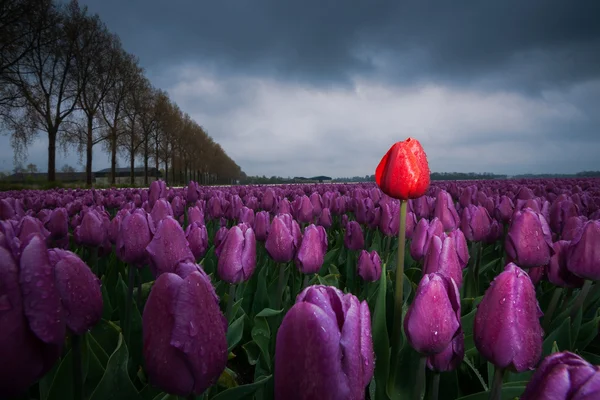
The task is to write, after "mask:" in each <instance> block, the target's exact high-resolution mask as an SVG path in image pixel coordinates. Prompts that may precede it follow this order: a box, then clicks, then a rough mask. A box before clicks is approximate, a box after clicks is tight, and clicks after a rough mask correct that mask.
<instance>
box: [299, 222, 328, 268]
mask: <svg viewBox="0 0 600 400" xmlns="http://www.w3.org/2000/svg"><path fill="white" fill-rule="evenodd" d="M325 253H327V232H325V229H324V228H323V227H322V226H315V225H314V224H311V225H309V226H307V227H306V229H304V236H303V237H302V240H301V242H300V247H299V248H298V253H297V254H296V266H297V267H298V269H299V270H300V272H302V273H303V274H316V273H317V272H319V270H320V269H321V267H322V266H323V261H324V260H325Z"/></svg>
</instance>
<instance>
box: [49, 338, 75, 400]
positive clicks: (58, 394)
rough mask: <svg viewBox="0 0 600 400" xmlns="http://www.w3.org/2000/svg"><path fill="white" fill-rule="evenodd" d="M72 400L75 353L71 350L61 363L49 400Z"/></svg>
mask: <svg viewBox="0 0 600 400" xmlns="http://www.w3.org/2000/svg"><path fill="white" fill-rule="evenodd" d="M71 399H73V352H72V351H70V350H69V352H68V353H67V354H66V355H65V356H64V357H63V358H62V360H61V361H60V366H59V367H58V371H56V375H54V380H53V381H52V385H51V386H50V391H49V393H48V397H47V400H71Z"/></svg>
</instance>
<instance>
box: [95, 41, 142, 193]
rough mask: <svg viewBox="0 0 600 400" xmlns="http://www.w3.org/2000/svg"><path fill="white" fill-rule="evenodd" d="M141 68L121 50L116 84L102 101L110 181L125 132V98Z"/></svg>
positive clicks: (129, 55) (114, 175) (130, 56)
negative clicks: (123, 124) (118, 148)
mask: <svg viewBox="0 0 600 400" xmlns="http://www.w3.org/2000/svg"><path fill="white" fill-rule="evenodd" d="M141 73H142V72H141V69H140V67H139V66H138V63H137V60H136V58H135V57H134V56H132V55H131V54H128V53H126V52H125V51H123V50H121V51H119V54H118V58H117V64H116V80H115V84H114V85H113V86H112V87H111V88H110V90H109V91H108V94H107V96H106V98H105V101H103V102H102V104H101V106H100V109H101V111H102V117H103V119H104V122H105V123H106V125H107V133H108V137H107V142H106V147H107V148H108V151H109V153H110V157H111V159H110V169H111V174H110V175H111V178H110V183H112V184H114V183H115V178H116V168H117V147H118V146H117V145H118V140H119V135H121V134H123V131H124V127H123V126H121V124H122V122H123V120H124V118H125V117H126V114H125V110H124V108H125V100H126V97H127V95H128V94H129V92H130V91H131V90H133V88H134V84H135V80H136V77H137V76H138V75H140V74H141Z"/></svg>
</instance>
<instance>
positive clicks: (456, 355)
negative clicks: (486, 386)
mask: <svg viewBox="0 0 600 400" xmlns="http://www.w3.org/2000/svg"><path fill="white" fill-rule="evenodd" d="M464 357H465V334H464V332H463V330H462V328H459V329H458V333H457V334H456V335H455V336H454V338H453V339H452V341H451V342H450V343H449V344H448V346H446V348H445V349H444V350H442V351H441V352H440V353H436V354H432V355H430V356H429V357H427V368H429V369H430V370H432V371H435V372H446V371H453V370H455V369H456V368H458V366H459V365H460V364H461V363H462V362H463V359H464Z"/></svg>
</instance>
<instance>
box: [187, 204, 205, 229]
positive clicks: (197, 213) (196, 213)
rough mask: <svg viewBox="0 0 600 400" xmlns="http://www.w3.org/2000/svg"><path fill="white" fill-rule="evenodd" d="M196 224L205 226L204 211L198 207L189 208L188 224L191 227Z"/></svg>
mask: <svg viewBox="0 0 600 400" xmlns="http://www.w3.org/2000/svg"><path fill="white" fill-rule="evenodd" d="M194 222H195V223H197V224H198V225H204V211H202V209H200V208H198V207H197V206H196V207H189V208H188V224H189V225H191V224H193V223H194Z"/></svg>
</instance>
